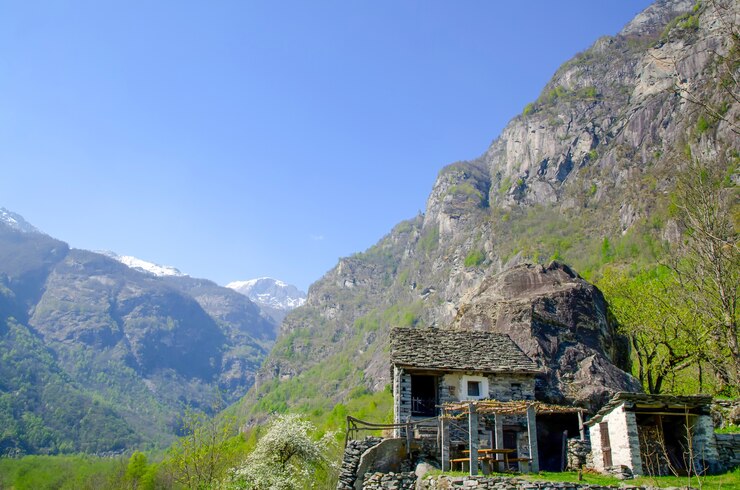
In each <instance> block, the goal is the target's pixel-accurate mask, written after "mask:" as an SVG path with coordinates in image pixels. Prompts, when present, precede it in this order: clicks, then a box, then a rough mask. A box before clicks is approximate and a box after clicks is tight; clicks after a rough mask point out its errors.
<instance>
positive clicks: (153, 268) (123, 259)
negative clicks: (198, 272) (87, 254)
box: [97, 250, 187, 277]
mask: <svg viewBox="0 0 740 490" xmlns="http://www.w3.org/2000/svg"><path fill="white" fill-rule="evenodd" d="M97 253H99V254H103V255H105V256H107V257H110V258H111V259H114V260H117V261H118V262H120V263H122V264H124V265H126V266H128V267H130V268H131V269H136V270H138V271H140V272H146V273H147V274H151V275H153V276H159V277H161V276H187V274H183V273H182V272H180V271H179V270H178V269H176V268H174V267H171V266H169V265H159V264H155V263H153V262H147V261H146V260H141V259H139V258H137V257H133V256H131V255H118V254H117V253H115V252H111V251H109V250H100V251H98V252H97Z"/></svg>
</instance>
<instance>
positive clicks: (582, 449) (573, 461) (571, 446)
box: [566, 439, 594, 471]
mask: <svg viewBox="0 0 740 490" xmlns="http://www.w3.org/2000/svg"><path fill="white" fill-rule="evenodd" d="M593 466H594V458H593V454H592V453H591V442H590V441H582V440H580V439H568V461H567V467H566V470H567V471H578V470H579V469H581V468H583V469H585V468H593Z"/></svg>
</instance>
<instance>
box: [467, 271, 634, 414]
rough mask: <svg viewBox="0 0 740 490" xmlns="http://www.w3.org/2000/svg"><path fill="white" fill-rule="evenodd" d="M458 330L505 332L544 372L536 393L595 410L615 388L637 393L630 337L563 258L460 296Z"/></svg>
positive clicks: (490, 280) (594, 290)
mask: <svg viewBox="0 0 740 490" xmlns="http://www.w3.org/2000/svg"><path fill="white" fill-rule="evenodd" d="M454 327H455V328H464V329H477V330H489V331H493V332H500V333H505V334H508V335H509V336H510V337H511V338H512V339H513V340H514V342H516V343H517V344H518V345H519V347H520V348H521V349H522V350H523V351H524V352H525V353H526V354H527V355H528V356H529V357H531V358H532V359H533V360H534V361H535V362H537V363H538V365H540V366H541V367H542V368H543V370H544V376H543V378H542V380H541V382H538V385H537V398H538V399H542V400H546V401H550V402H554V403H575V404H578V405H581V406H585V407H588V408H595V407H598V406H600V405H601V404H603V403H604V402H606V401H607V400H608V399H609V398H610V397H611V395H612V394H614V393H615V392H617V391H640V392H641V391H642V388H641V387H640V384H639V382H638V381H637V380H636V379H635V378H634V377H633V376H631V375H629V374H627V373H626V372H624V371H623V370H622V369H620V367H619V366H621V367H626V365H625V364H626V360H627V358H628V356H627V348H628V346H627V343H626V342H625V340H624V339H623V338H622V337H621V336H619V335H617V333H616V332H615V330H614V325H612V324H611V323H610V322H609V320H608V317H607V306H606V301H605V300H604V296H603V295H602V294H601V291H599V290H598V288H596V286H594V285H592V284H590V283H588V282H586V281H585V280H584V279H582V278H581V277H580V276H579V275H578V274H576V273H575V272H574V271H573V270H572V269H570V268H569V267H568V266H566V265H564V264H560V263H558V262H553V263H551V264H550V265H548V266H541V265H531V264H524V265H519V266H517V267H514V268H512V269H509V270H507V271H504V272H502V273H501V274H498V275H496V276H493V277H490V278H488V279H486V280H485V281H484V282H483V283H482V284H481V286H480V287H479V288H477V289H476V290H474V291H472V292H471V293H469V294H467V295H465V296H464V297H463V299H462V301H461V307H460V308H459V309H458V314H457V318H456V319H455V321H454Z"/></svg>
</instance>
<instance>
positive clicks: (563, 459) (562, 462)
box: [560, 430, 568, 471]
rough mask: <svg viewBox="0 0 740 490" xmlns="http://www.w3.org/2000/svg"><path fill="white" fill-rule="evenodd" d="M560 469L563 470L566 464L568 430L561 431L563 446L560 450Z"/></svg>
mask: <svg viewBox="0 0 740 490" xmlns="http://www.w3.org/2000/svg"><path fill="white" fill-rule="evenodd" d="M560 457H561V459H560V471H565V468H566V467H567V466H568V431H567V430H564V431H563V447H562V450H561V452H560Z"/></svg>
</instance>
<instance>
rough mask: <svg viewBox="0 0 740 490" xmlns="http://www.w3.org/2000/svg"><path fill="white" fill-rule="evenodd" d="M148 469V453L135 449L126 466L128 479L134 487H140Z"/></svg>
mask: <svg viewBox="0 0 740 490" xmlns="http://www.w3.org/2000/svg"><path fill="white" fill-rule="evenodd" d="M147 470H148V463H147V459H146V455H145V454H144V453H142V452H140V451H134V454H132V455H131V457H130V458H129V460H128V466H127V467H126V480H127V481H128V482H130V483H131V486H132V488H139V487H140V485H141V483H142V480H143V478H144V476H145V475H146V473H147Z"/></svg>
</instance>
